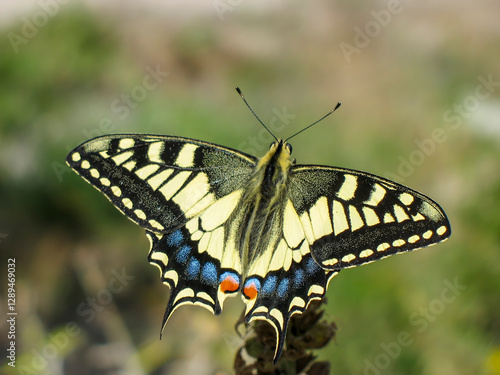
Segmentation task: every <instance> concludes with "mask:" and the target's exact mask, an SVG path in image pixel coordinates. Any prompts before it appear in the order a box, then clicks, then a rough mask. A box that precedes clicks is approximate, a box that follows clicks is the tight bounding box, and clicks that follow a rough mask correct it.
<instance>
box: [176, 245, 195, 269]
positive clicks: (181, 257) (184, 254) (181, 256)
mask: <svg viewBox="0 0 500 375" xmlns="http://www.w3.org/2000/svg"><path fill="white" fill-rule="evenodd" d="M191 249H192V248H191V246H188V245H184V246H182V247H181V248H180V249H179V250H177V253H176V254H175V260H177V262H179V263H181V264H184V263H186V262H187V260H188V257H189V254H190V253H191Z"/></svg>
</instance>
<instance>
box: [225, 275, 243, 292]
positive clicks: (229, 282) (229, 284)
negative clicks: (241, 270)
mask: <svg viewBox="0 0 500 375" xmlns="http://www.w3.org/2000/svg"><path fill="white" fill-rule="evenodd" d="M239 287H240V284H239V283H238V282H237V281H236V280H235V279H234V278H233V277H231V276H227V277H226V278H225V279H224V280H222V282H221V283H220V290H221V292H224V293H226V292H236V291H237V290H238V288H239Z"/></svg>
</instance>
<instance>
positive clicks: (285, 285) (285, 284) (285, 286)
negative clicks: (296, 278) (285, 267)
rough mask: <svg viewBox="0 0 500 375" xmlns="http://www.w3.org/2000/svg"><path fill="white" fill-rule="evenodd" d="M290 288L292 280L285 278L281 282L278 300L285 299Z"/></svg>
mask: <svg viewBox="0 0 500 375" xmlns="http://www.w3.org/2000/svg"><path fill="white" fill-rule="evenodd" d="M289 286H290V280H289V279H288V278H285V279H283V280H281V281H280V283H279V285H278V290H277V293H278V298H285V297H286V296H287V295H288V291H289Z"/></svg>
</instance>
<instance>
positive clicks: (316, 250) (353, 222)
mask: <svg viewBox="0 0 500 375" xmlns="http://www.w3.org/2000/svg"><path fill="white" fill-rule="evenodd" d="M290 180H291V181H290V182H291V185H293V188H292V189H290V194H291V200H292V202H293V204H294V206H295V208H296V210H297V212H298V214H299V217H300V221H301V223H302V225H303V229H304V232H305V234H306V238H307V240H308V242H309V243H310V245H311V252H312V255H313V257H314V259H315V260H316V261H317V262H318V264H319V265H320V266H321V267H323V268H324V269H332V270H339V269H342V268H347V267H353V266H358V265H361V264H364V263H368V262H372V261H374V260H377V259H380V258H384V257H387V256H389V255H393V254H397V253H401V252H405V251H409V250H414V249H418V248H422V247H426V246H429V245H433V244H435V243H438V242H441V241H443V240H445V239H446V238H448V237H449V236H450V234H451V230H450V225H449V222H448V219H447V218H446V215H445V214H444V212H443V211H442V209H441V208H440V207H439V206H438V204H437V203H435V202H434V201H432V200H431V199H430V198H428V197H426V196H424V195H422V194H420V193H418V192H416V191H414V190H411V189H409V188H407V187H405V186H402V185H399V184H396V183H394V182H392V181H388V180H386V179H383V178H381V177H377V176H374V175H371V174H368V173H363V172H358V171H353V170H346V169H340V168H332V167H321V166H295V167H293V168H292V171H291V176H290Z"/></svg>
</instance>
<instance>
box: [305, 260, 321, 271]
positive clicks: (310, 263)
mask: <svg viewBox="0 0 500 375" xmlns="http://www.w3.org/2000/svg"><path fill="white" fill-rule="evenodd" d="M320 270H321V267H320V266H318V263H316V261H315V260H314V259H313V258H309V259H308V260H307V261H306V272H307V273H308V274H309V275H314V274H315V273H316V272H318V271H320Z"/></svg>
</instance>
